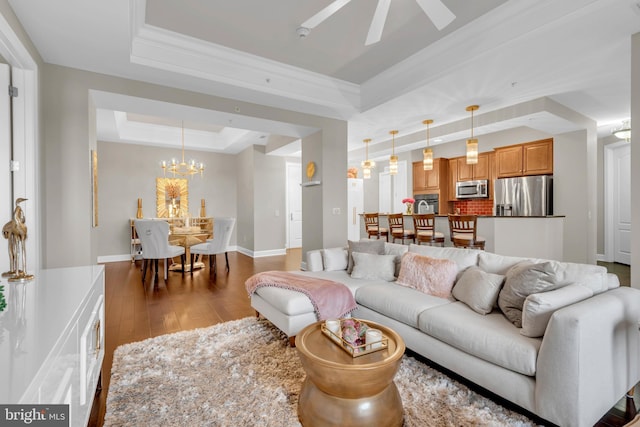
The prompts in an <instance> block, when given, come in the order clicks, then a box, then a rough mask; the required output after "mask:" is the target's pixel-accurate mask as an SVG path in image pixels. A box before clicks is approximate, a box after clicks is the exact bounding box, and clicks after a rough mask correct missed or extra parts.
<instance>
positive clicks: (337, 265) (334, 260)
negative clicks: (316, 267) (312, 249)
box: [322, 248, 349, 271]
mask: <svg viewBox="0 0 640 427" xmlns="http://www.w3.org/2000/svg"><path fill="white" fill-rule="evenodd" d="M348 259H349V254H348V251H347V250H346V249H345V248H329V249H323V250H322V263H323V265H324V270H325V271H335V270H346V269H347V265H348Z"/></svg>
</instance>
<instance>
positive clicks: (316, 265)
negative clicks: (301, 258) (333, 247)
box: [307, 249, 324, 271]
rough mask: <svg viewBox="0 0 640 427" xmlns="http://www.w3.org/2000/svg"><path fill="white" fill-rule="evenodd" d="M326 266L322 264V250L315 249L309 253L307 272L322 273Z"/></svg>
mask: <svg viewBox="0 0 640 427" xmlns="http://www.w3.org/2000/svg"><path fill="white" fill-rule="evenodd" d="M322 270H324V264H323V263H322V250H321V249H314V250H312V251H308V252H307V271H322Z"/></svg>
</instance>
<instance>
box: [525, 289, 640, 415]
mask: <svg viewBox="0 0 640 427" xmlns="http://www.w3.org/2000/svg"><path fill="white" fill-rule="evenodd" d="M639 326H640V290H638V289H633V288H628V287H621V288H616V289H613V290H610V291H607V292H604V293H601V294H598V295H595V296H593V297H592V298H588V299H586V300H583V301H581V302H578V303H576V304H572V305H569V306H567V307H564V308H562V309H560V310H558V311H556V312H555V313H554V314H553V316H552V317H551V320H550V322H549V325H548V327H547V330H546V332H545V335H544V337H543V340H542V344H541V346H540V351H539V353H538V366H537V372H536V383H537V384H536V393H535V394H536V407H537V413H538V414H540V415H541V416H542V417H544V418H545V419H548V420H549V421H552V422H553V423H555V424H559V425H563V426H565V425H566V426H570V425H571V426H572V425H576V426H583V425H584V426H592V425H594V424H595V423H596V422H597V421H598V419H599V418H600V417H602V415H604V414H605V413H606V412H607V411H608V410H609V409H611V407H612V406H614V405H615V404H616V403H617V402H618V400H619V399H620V398H622V397H623V396H624V394H625V392H626V391H627V390H629V389H630V388H631V387H633V386H634V385H635V384H636V383H637V382H638V381H640V366H639V365H640V331H639V330H638V328H639Z"/></svg>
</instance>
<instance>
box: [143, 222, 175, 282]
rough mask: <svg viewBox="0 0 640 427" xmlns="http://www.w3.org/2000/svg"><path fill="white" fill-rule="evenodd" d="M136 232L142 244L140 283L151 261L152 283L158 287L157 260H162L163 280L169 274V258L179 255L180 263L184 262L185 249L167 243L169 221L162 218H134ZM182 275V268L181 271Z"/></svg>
mask: <svg viewBox="0 0 640 427" xmlns="http://www.w3.org/2000/svg"><path fill="white" fill-rule="evenodd" d="M135 227H136V232H137V233H138V238H139V239H140V243H141V246H142V284H144V283H145V278H146V275H147V265H149V267H151V263H149V261H153V266H154V268H155V276H154V279H153V280H154V283H155V287H156V288H157V287H158V260H159V259H163V260H164V280H167V278H168V275H169V260H170V259H172V258H173V257H176V256H178V255H180V259H181V260H182V264H183V265H184V263H185V249H184V248H183V247H182V246H174V245H170V244H169V223H168V222H166V221H163V220H157V219H156V220H154V219H136V220H135ZM182 275H183V276H184V270H183V272H182Z"/></svg>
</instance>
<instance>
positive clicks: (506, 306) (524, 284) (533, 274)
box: [498, 261, 568, 328]
mask: <svg viewBox="0 0 640 427" xmlns="http://www.w3.org/2000/svg"><path fill="white" fill-rule="evenodd" d="M553 267H554V266H553V264H552V263H551V262H543V263H539V264H534V263H531V262H529V261H523V262H521V263H519V264H516V265H514V266H513V267H511V268H510V269H509V271H507V274H506V277H505V281H504V286H503V287H502V290H501V291H500V295H499V296H498V306H499V307H500V310H502V312H503V313H504V315H505V316H506V317H507V319H509V321H510V322H511V323H513V324H514V325H515V326H516V327H518V328H521V327H522V306H523V305H524V300H525V299H526V298H527V297H528V296H529V295H531V294H536V293H539V292H545V291H552V290H554V289H557V288H559V287H561V286H563V285H565V284H568V283H565V284H561V283H557V282H556V276H555V270H554V268H553Z"/></svg>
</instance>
